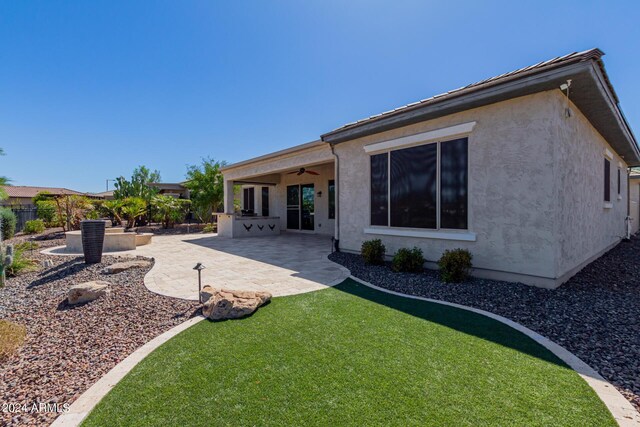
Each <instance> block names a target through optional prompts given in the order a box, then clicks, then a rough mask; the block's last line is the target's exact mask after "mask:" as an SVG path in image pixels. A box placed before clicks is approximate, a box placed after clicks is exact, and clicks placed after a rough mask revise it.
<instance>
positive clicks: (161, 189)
mask: <svg viewBox="0 0 640 427" xmlns="http://www.w3.org/2000/svg"><path fill="white" fill-rule="evenodd" d="M149 187H155V188H157V189H158V193H159V194H163V195H165V196H172V197H175V198H177V199H188V198H189V189H188V188H187V187H185V186H184V185H182V183H169V182H152V183H151V184H149Z"/></svg>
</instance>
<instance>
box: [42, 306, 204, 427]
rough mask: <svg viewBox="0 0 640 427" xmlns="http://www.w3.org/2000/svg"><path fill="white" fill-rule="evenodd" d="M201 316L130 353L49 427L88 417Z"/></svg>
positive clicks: (67, 425) (68, 426) (70, 426)
mask: <svg viewBox="0 0 640 427" xmlns="http://www.w3.org/2000/svg"><path fill="white" fill-rule="evenodd" d="M204 319H205V318H204V317H202V316H198V317H194V318H192V319H189V320H187V321H186V322H183V323H181V324H179V325H178V326H175V327H174V328H171V329H169V330H168V331H166V332H164V333H162V334H160V335H158V336H157V337H155V338H154V339H152V340H151V341H149V342H148V343H146V344H144V345H143V346H142V347H140V348H138V349H137V350H136V351H134V352H133V353H131V354H130V355H129V356H127V358H126V359H124V360H123V361H122V362H120V363H118V364H117V365H116V366H114V367H113V368H112V369H111V370H110V371H109V372H107V373H106V374H105V375H103V376H102V378H100V379H99V380H98V381H97V382H96V383H95V384H93V385H92V386H91V387H90V388H89V389H88V390H87V391H85V392H84V393H82V394H81V395H80V397H79V398H78V399H76V401H75V402H73V403H72V404H71V406H70V407H69V411H67V412H65V413H63V414H61V415H60V416H59V417H58V418H56V420H55V421H54V422H53V423H52V424H51V427H76V426H79V425H80V424H81V423H82V421H83V420H84V419H85V418H86V417H87V415H89V412H91V410H92V409H93V408H94V407H95V406H96V405H97V404H98V403H99V402H100V400H102V398H103V397H104V396H106V395H107V393H108V392H109V391H111V389H112V388H113V387H115V386H116V384H118V382H120V380H121V379H122V378H124V376H125V375H127V374H128V373H129V372H130V371H131V370H132V369H133V368H134V367H135V366H136V365H137V364H138V363H140V362H141V361H142V359H144V358H145V357H147V356H148V355H149V353H151V352H152V351H153V350H155V349H156V348H158V347H160V346H161V345H162V344H164V343H165V342H167V341H168V340H169V339H171V338H173V337H174V336H176V335H178V334H179V333H180V332H182V331H184V330H185V329H187V328H189V327H191V326H193V325H195V324H196V323H198V322H200V321H202V320H204Z"/></svg>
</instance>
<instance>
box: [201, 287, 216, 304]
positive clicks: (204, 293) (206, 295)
mask: <svg viewBox="0 0 640 427" xmlns="http://www.w3.org/2000/svg"><path fill="white" fill-rule="evenodd" d="M216 292H217V290H216V289H215V288H214V287H213V286H210V285H204V286H203V287H202V289H201V290H200V301H202V302H207V301H209V299H210V298H211V297H212V296H213V294H215V293H216Z"/></svg>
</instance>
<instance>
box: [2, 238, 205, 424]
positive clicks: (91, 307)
mask: <svg viewBox="0 0 640 427" xmlns="http://www.w3.org/2000/svg"><path fill="white" fill-rule="evenodd" d="M57 237H60V236H56V235H53V236H51V238H49V239H42V238H40V239H36V241H37V242H38V244H39V245H40V249H42V248H44V247H49V246H58V245H61V244H64V241H63V240H61V239H59V238H57ZM25 239H31V238H28V237H19V238H16V239H15V240H14V241H20V240H25ZM29 257H31V258H33V259H36V260H37V261H38V262H39V265H40V267H39V269H38V271H34V272H30V273H26V274H23V275H21V276H19V277H16V278H10V279H8V283H7V286H5V287H4V288H1V289H0V319H6V320H9V321H12V322H15V323H19V324H22V325H25V326H26V328H27V337H26V341H25V344H24V345H23V346H22V347H21V348H20V349H19V350H18V352H17V353H16V354H15V355H13V356H11V357H10V358H9V359H7V360H3V361H2V362H1V365H0V396H1V397H0V404H11V405H18V406H22V405H27V409H28V410H27V411H26V412H23V411H18V412H17V413H9V412H2V411H0V425H9V426H30V425H46V424H49V423H51V422H52V421H53V420H54V419H55V418H56V417H57V416H58V415H59V414H57V413H55V412H33V413H32V412H31V409H32V405H33V404H34V403H36V404H40V403H49V404H55V403H57V404H58V405H60V406H61V405H63V404H67V403H68V404H70V403H72V402H73V401H74V400H75V399H76V398H77V397H78V396H80V394H82V393H83V392H84V391H85V390H87V389H88V388H89V387H90V386H91V385H92V384H93V383H95V382H96V381H97V380H98V379H99V378H100V377H102V376H103V375H104V374H105V373H107V372H108V371H109V370H110V369H111V368H113V367H114V366H115V365H116V364H118V363H119V362H120V361H122V360H123V359H124V358H126V357H127V356H128V355H129V354H131V353H132V352H133V351H134V350H136V349H137V348H139V347H140V346H142V345H143V344H144V343H146V342H148V341H149V340H151V339H153V338H154V337H156V336H158V335H159V334H161V333H162V332H165V331H167V330H168V329H170V328H172V327H174V326H176V325H178V324H180V323H182V322H184V321H186V320H188V319H189V318H190V317H192V316H194V315H195V314H196V313H197V312H198V304H197V303H195V302H190V301H184V300H177V299H173V298H168V297H163V296H160V295H156V294H154V293H151V292H149V291H148V290H147V289H146V288H145V286H144V283H143V278H144V275H145V274H146V273H147V271H148V270H149V269H150V268H151V264H150V266H149V268H146V269H140V268H138V269H132V270H128V271H125V272H122V273H118V274H114V275H109V276H107V275H103V274H101V270H102V269H103V268H104V267H105V265H109V264H112V263H114V262H116V261H117V260H118V258H117V257H113V256H105V257H103V262H102V263H101V264H95V265H85V264H84V262H83V259H82V258H80V257H54V256H46V255H43V254H40V253H39V252H38V251H33V252H32V253H30V254H29ZM45 259H49V260H51V261H52V262H53V266H52V267H50V268H47V269H44V268H43V267H42V261H43V260H45ZM90 280H107V281H109V282H111V294H110V295H109V296H108V297H104V298H100V299H98V300H96V301H93V302H90V303H87V304H84V305H79V306H75V307H71V306H68V305H67V304H66V303H65V302H64V301H65V299H66V293H67V289H68V288H69V286H71V285H73V284H76V283H82V282H86V281H90ZM52 406H53V405H52ZM14 409H15V407H14Z"/></svg>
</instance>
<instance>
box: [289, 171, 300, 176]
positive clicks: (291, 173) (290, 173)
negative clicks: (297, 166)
mask: <svg viewBox="0 0 640 427" xmlns="http://www.w3.org/2000/svg"><path fill="white" fill-rule="evenodd" d="M294 173H297V174H298V175H300V173H299V172H298V171H293V172H287V175H293V174H294Z"/></svg>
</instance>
